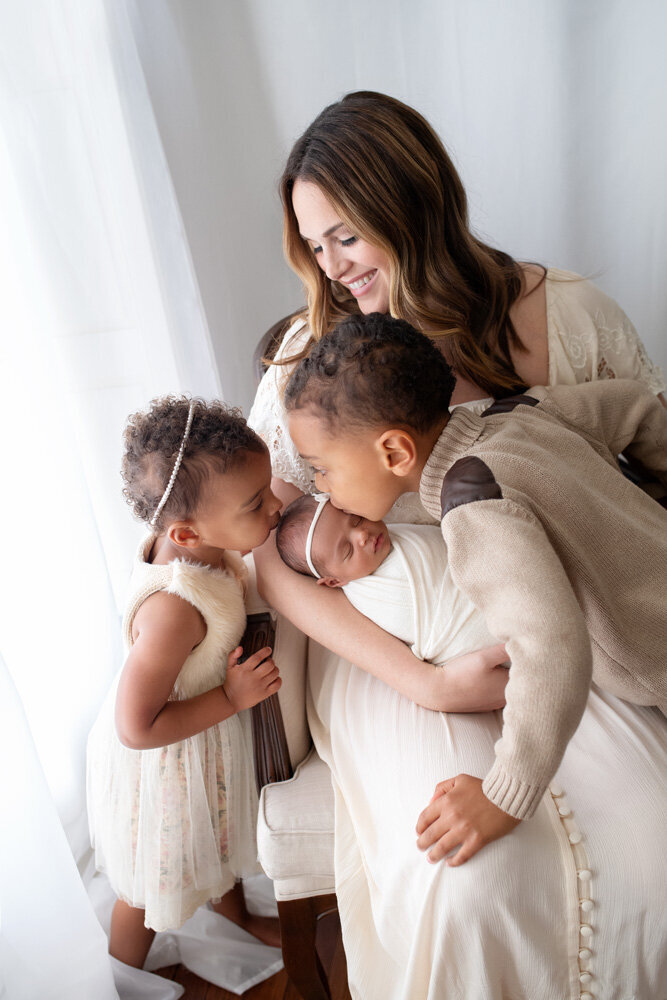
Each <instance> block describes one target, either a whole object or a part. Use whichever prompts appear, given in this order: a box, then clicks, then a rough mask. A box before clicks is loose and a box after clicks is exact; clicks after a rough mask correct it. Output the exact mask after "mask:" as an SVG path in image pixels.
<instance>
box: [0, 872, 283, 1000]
mask: <svg viewBox="0 0 667 1000" xmlns="http://www.w3.org/2000/svg"><path fill="white" fill-rule="evenodd" d="M243 889H244V893H245V897H246V901H247V903H248V907H249V909H250V910H251V911H252V912H253V913H259V914H261V915H262V916H267V917H268V916H276V915H277V912H278V908H277V906H276V901H275V899H274V896H273V887H272V883H271V882H270V881H269V879H268V878H266V876H265V875H256V876H254V877H253V878H250V879H246V880H245V881H244V883H243ZM88 892H89V895H90V898H91V901H92V904H93V906H94V909H95V912H96V914H97V918H98V920H99V922H100V924H101V925H102V927H103V928H104V930H105V931H106V932H107V933H108V929H109V922H110V920H111V908H112V906H113V904H114V900H115V896H114V894H113V891H112V889H111V886H110V885H109V882H108V880H107V879H106V877H105V876H104V875H101V874H100V873H97V874H96V875H95V876H94V878H93V879H92V881H91V882H90V884H89V886H88ZM111 962H112V967H113V970H114V978H115V981H116V989H117V990H118V996H119V998H120V1000H177V998H178V997H180V996H182V993H183V988H182V987H181V986H179V985H178V984H177V983H172V982H171V981H170V980H168V979H164V978H162V976H156V975H153V974H152V973H153V970H155V969H163V968H164V967H165V966H167V965H176V964H178V963H182V964H183V965H185V966H186V967H187V968H188V969H190V971H191V972H194V973H195V975H197V976H199V977H200V978H201V979H205V980H207V981H208V982H210V983H213V984H214V985H215V986H221V987H222V988H223V989H226V990H229V992H230V993H236V994H237V995H240V994H242V993H244V992H245V991H246V990H249V989H250V988H251V987H253V986H256V985H257V983H261V982H262V981H263V980H264V979H267V978H268V977H269V976H272V975H274V973H276V972H279V971H280V969H282V967H283V961H282V956H281V953H280V949H279V948H270V947H268V945H263V944H261V943H260V942H259V941H257V939H256V938H254V937H253V936H252V935H251V934H248V933H247V932H246V931H244V930H242V929H241V928H240V927H237V926H236V924H234V923H232V922H231V921H230V920H227V919H226V918H225V917H222V916H220V914H218V913H214V912H213V911H212V910H209V909H208V908H206V907H201V908H200V909H199V910H197V912H196V913H195V915H194V916H193V917H191V918H190V919H189V920H186V922H185V923H184V924H183V926H182V927H181V928H180V929H179V930H177V931H165V932H164V933H161V934H156V936H155V941H154V942H153V944H152V946H151V950H150V952H149V953H148V959H147V960H146V966H145V970H139V969H133V968H131V967H130V966H128V965H124V964H123V963H122V962H118V961H116V959H112V960H111ZM0 996H1V994H0ZM12 1000H13V998H12ZM86 1000H89V998H86Z"/></svg>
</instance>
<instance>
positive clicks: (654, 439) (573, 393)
mask: <svg viewBox="0 0 667 1000" xmlns="http://www.w3.org/2000/svg"><path fill="white" fill-rule="evenodd" d="M533 394H534V395H535V396H536V397H538V398H542V400H543V401H542V407H543V408H544V409H545V410H549V409H552V408H553V412H554V414H555V415H556V416H557V417H558V419H559V420H561V421H562V422H563V423H566V424H569V425H570V426H572V427H573V429H575V430H578V431H580V432H582V433H583V434H584V435H585V436H586V437H594V438H596V439H597V440H600V441H602V442H603V443H604V444H606V446H607V447H608V448H609V450H610V452H611V454H612V455H613V456H617V455H620V454H625V455H626V456H627V457H628V458H632V459H635V460H636V461H638V462H639V463H640V464H641V465H642V466H644V468H645V469H646V470H647V471H648V472H650V473H652V474H653V475H654V476H656V477H657V478H658V479H659V480H660V482H661V483H662V484H663V486H665V488H667V408H665V406H664V405H663V403H662V401H661V399H660V398H659V397H658V396H655V395H654V394H653V393H652V392H651V391H650V390H649V389H647V388H646V386H644V385H642V384H641V383H640V382H634V381H632V380H630V379H601V380H600V381H598V382H588V383H586V384H585V385H578V386H552V387H550V388H549V389H548V390H547V391H546V392H544V391H543V390H540V389H539V388H538V389H536V390H531V395H533Z"/></svg>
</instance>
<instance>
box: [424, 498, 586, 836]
mask: <svg viewBox="0 0 667 1000" xmlns="http://www.w3.org/2000/svg"><path fill="white" fill-rule="evenodd" d="M442 534H443V536H444V539H445V543H446V545H447V552H448V556H449V567H450V571H451V575H452V578H453V580H454V582H455V584H456V585H457V586H458V587H460V589H461V590H462V591H463V592H464V593H465V594H467V596H468V597H469V598H470V599H471V600H472V601H473V603H474V604H475V605H476V606H477V607H478V608H479V610H480V611H481V612H482V613H483V614H484V616H485V618H486V623H487V626H488V628H489V630H490V631H491V633H492V634H494V635H496V636H497V637H498V639H500V640H501V641H502V642H504V643H505V645H506V647H507V650H508V653H509V656H510V659H511V664H512V665H511V668H510V672H509V680H508V684H507V688H506V691H505V698H506V705H505V711H504V721H503V732H502V737H501V739H500V740H499V741H498V743H497V744H496V760H495V763H494V765H493V767H492V768H491V770H490V771H489V773H488V774H487V775H486V777H485V779H484V783H483V786H482V787H483V791H484V794H485V795H486V796H487V798H489V799H490V800H491V802H493V803H495V805H497V806H498V807H499V808H500V809H502V810H504V811H505V812H507V813H509V814H510V815H511V816H514V817H516V818H517V819H525V818H527V817H529V816H531V815H532V814H533V812H534V811H535V809H536V808H537V806H538V804H539V802H540V799H541V798H542V795H543V794H544V792H545V790H546V788H547V786H548V784H549V781H550V780H551V779H552V778H553V776H554V774H555V772H556V770H557V768H558V766H559V764H560V761H561V758H562V756H563V753H564V752H565V748H566V746H567V744H568V741H569V740H570V738H571V736H572V734H573V733H574V731H575V729H576V728H577V725H578V724H579V720H580V719H581V716H582V714H583V712H584V708H585V706H586V699H587V697H588V690H589V687H590V681H591V673H592V656H591V646H590V640H589V635H588V630H587V628H586V623H585V621H584V617H583V614H582V612H581V609H580V607H579V604H578V602H577V599H576V597H575V594H574V591H573V590H572V587H571V586H570V583H569V581H568V579H567V576H566V574H565V571H564V569H563V566H562V564H561V562H560V560H559V558H558V556H557V555H556V553H555V551H554V550H553V548H552V546H551V544H550V542H549V539H548V538H547V535H546V533H545V531H544V529H543V527H542V525H541V524H540V522H539V521H538V520H537V518H536V517H535V516H534V515H533V514H532V513H531V512H530V511H529V510H528V509H526V508H525V507H524V506H522V505H521V504H520V503H519V502H517V500H516V499H511V498H507V497H504V498H503V499H490V500H480V501H478V502H475V503H467V504H463V505H461V506H459V507H455V508H454V509H453V510H450V511H449V512H448V513H447V514H446V515H445V517H444V519H443V521H442Z"/></svg>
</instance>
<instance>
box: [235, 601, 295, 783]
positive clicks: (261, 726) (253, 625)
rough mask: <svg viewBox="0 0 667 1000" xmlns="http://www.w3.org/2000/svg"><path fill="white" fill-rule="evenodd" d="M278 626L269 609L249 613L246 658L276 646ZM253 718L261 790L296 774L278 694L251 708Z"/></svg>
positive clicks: (254, 743)
mask: <svg viewBox="0 0 667 1000" xmlns="http://www.w3.org/2000/svg"><path fill="white" fill-rule="evenodd" d="M275 637H276V629H275V625H274V623H273V618H272V617H271V615H270V614H269V613H268V611H262V612H258V613H256V614H252V615H248V621H247V624H246V630H245V634H244V636H243V638H242V640H241V645H242V646H243V657H244V659H245V658H246V657H248V656H252V654H253V653H256V652H257V650H259V649H262V647H263V646H271V648H272V649H273V646H274V642H275ZM250 714H251V719H252V749H253V756H254V759H255V780H256V782H257V791H258V792H261V790H262V788H263V787H264V785H269V784H271V783H272V782H274V781H286V780H287V779H288V778H291V777H292V773H293V772H292V765H291V763H290V757H289V749H288V746H287V737H286V736H285V727H284V725H283V715H282V712H281V710H280V702H279V701H278V695H277V694H272V695H271V696H270V698H266V699H265V700H264V701H261V702H260V703H259V705H255V706H254V707H253V708H251V710H250Z"/></svg>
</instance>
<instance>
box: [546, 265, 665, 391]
mask: <svg viewBox="0 0 667 1000" xmlns="http://www.w3.org/2000/svg"><path fill="white" fill-rule="evenodd" d="M546 298H547V333H548V340H549V384H550V385H554V384H556V383H564V384H570V385H574V384H577V383H579V382H590V381H594V380H597V379H600V378H631V379H635V380H637V381H640V382H643V383H644V384H645V385H647V386H648V387H649V388H650V389H651V390H652V391H653V392H656V393H657V392H662V391H663V390H664V388H665V383H664V379H663V377H662V372H661V371H660V369H659V368H658V367H657V366H656V365H654V364H653V362H652V361H651V359H650V358H649V356H648V354H647V352H646V349H645V347H644V345H643V343H642V341H641V339H640V337H639V335H638V333H637V331H636V330H635V328H634V326H633V325H632V323H631V321H630V319H629V318H628V316H627V315H626V314H625V312H624V311H623V309H622V308H621V307H620V306H619V304H618V303H617V302H616V300H615V299H613V298H612V297H611V296H610V295H607V294H606V293H605V292H603V291H602V289H601V288H598V287H597V285H595V284H594V283H593V282H592V281H590V280H588V279H587V278H583V277H581V276H580V275H578V274H575V273H573V272H572V271H564V270H561V269H559V268H549V270H548V271H547V279H546Z"/></svg>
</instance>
